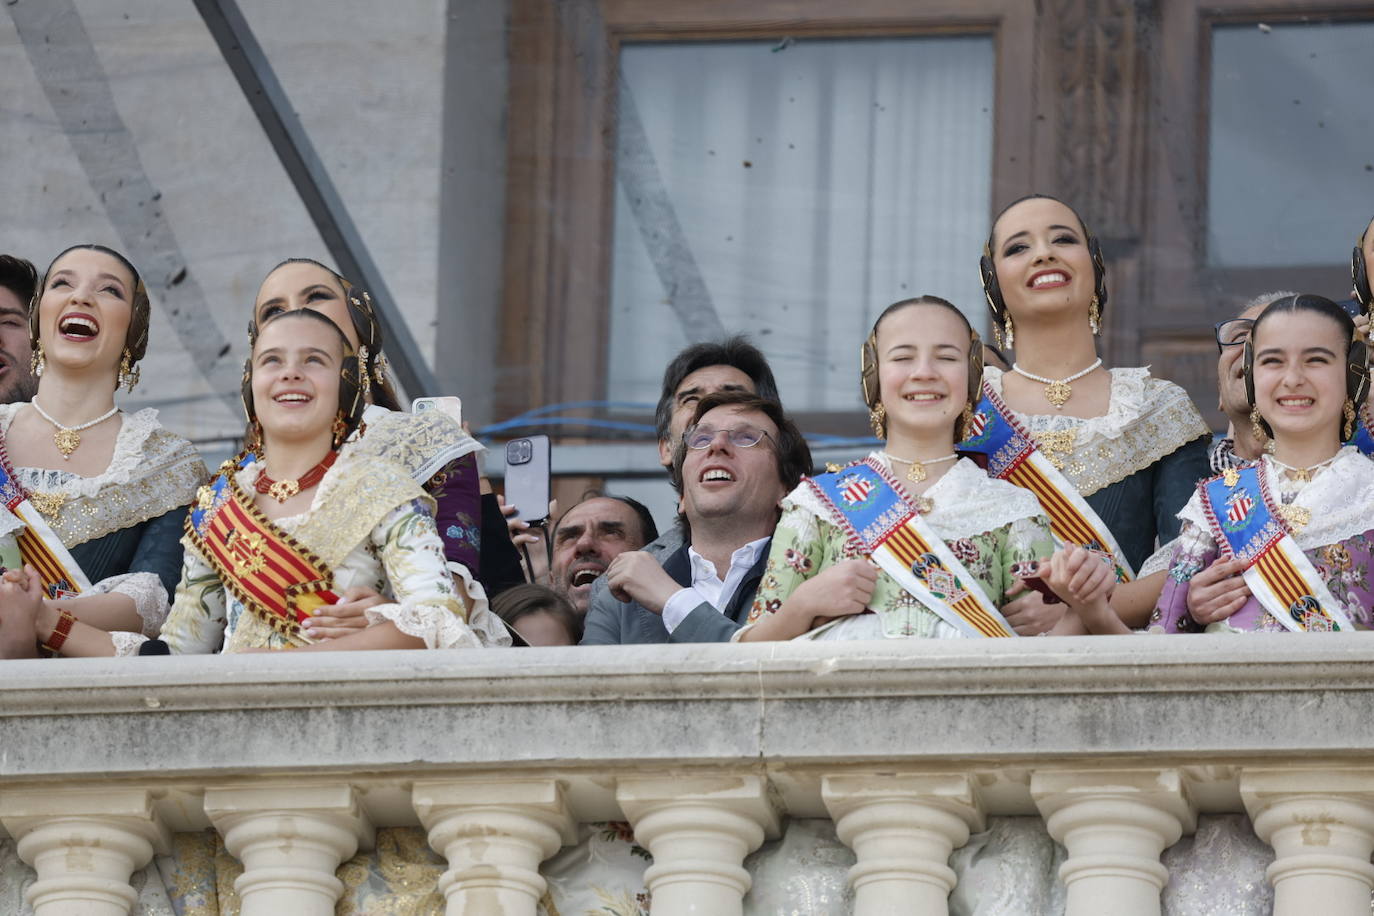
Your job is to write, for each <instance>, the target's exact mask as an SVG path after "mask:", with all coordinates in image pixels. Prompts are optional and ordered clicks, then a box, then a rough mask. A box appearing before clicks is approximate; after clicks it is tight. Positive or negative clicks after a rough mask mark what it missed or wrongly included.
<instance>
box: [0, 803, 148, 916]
mask: <svg viewBox="0 0 1374 916" xmlns="http://www.w3.org/2000/svg"><path fill="white" fill-rule="evenodd" d="M0 820H3V822H4V824H5V829H6V830H8V831H9V832H10V834H11V835H12V836H13V837H14V838H15V839H16V840H17V841H18V852H19V857H20V858H21V859H23V860H24V861H25V862H27V863H28V864H29V865H31V866H33V868H34V870H35V871H37V872H38V880H37V881H35V882H34V883H33V885H32V886H30V887H29V889H28V891H27V892H26V894H25V897H26V899H27V900H28V902H29V905H30V906H32V907H33V910H34V913H35V914H36V916H128V912H129V909H130V908H131V907H132V906H133V905H134V901H135V900H136V899H137V897H138V895H137V894H136V893H135V892H134V889H133V888H132V887H130V886H129V877H130V876H131V875H132V874H133V873H134V871H135V870H136V869H139V868H142V867H143V866H145V865H147V864H148V863H149V862H150V861H151V860H152V858H153V855H154V853H165V852H167V851H168V848H169V842H170V839H171V838H170V835H169V834H168V831H167V828H166V827H165V826H164V825H163V824H162V823H161V821H160V819H159V818H158V816H157V814H156V812H154V810H153V804H152V794H151V793H150V792H149V791H148V790H146V789H118V788H116V789H110V788H98V789H97V788H85V787H78V786H69V785H67V786H56V787H45V788H44V789H42V790H41V791H38V790H25V789H21V790H14V791H5V792H3V793H0Z"/></svg>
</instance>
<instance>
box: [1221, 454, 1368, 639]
mask: <svg viewBox="0 0 1374 916" xmlns="http://www.w3.org/2000/svg"><path fill="white" fill-rule="evenodd" d="M1198 489H1199V490H1201V491H1202V506H1203V509H1204V511H1205V512H1206V514H1207V520H1208V522H1209V524H1210V525H1211V528H1212V535H1213V537H1214V538H1215V539H1216V541H1217V543H1218V544H1219V545H1221V552H1222V555H1223V556H1234V557H1236V558H1238V559H1240V560H1241V561H1242V562H1244V563H1245V564H1246V568H1245V573H1244V578H1245V584H1246V585H1248V586H1249V587H1250V593H1251V594H1252V595H1254V596H1255V597H1256V598H1257V599H1259V603H1260V605H1261V606H1262V607H1263V608H1264V609H1265V610H1266V611H1268V612H1269V614H1270V615H1271V616H1272V617H1273V618H1274V619H1275V620H1277V621H1278V622H1279V623H1281V624H1283V625H1284V626H1285V627H1287V628H1288V629H1289V630H1292V631H1293V632H1295V633H1302V632H1307V631H1312V630H1343V631H1345V632H1351V631H1353V630H1354V626H1353V625H1352V624H1351V622H1350V618H1349V617H1347V616H1346V613H1345V610H1344V609H1343V608H1342V607H1341V605H1340V602H1338V601H1337V600H1336V599H1335V598H1334V597H1332V596H1331V593H1330V592H1329V591H1327V588H1326V584H1325V583H1324V582H1323V581H1322V577H1321V575H1320V574H1319V573H1318V572H1317V570H1316V568H1315V567H1313V565H1312V563H1311V561H1310V560H1308V559H1307V556H1306V555H1305V554H1304V553H1303V552H1302V548H1301V547H1299V546H1298V544H1297V542H1296V541H1294V540H1293V536H1292V534H1291V533H1290V532H1289V529H1288V525H1287V524H1286V523H1285V522H1284V521H1283V519H1282V516H1283V510H1282V509H1281V508H1280V507H1279V506H1277V505H1276V504H1275V502H1274V499H1273V496H1272V495H1271V494H1270V492H1269V484H1268V481H1267V480H1266V479H1265V476H1264V472H1263V471H1262V470H1261V468H1260V464H1259V463H1258V462H1257V463H1255V464H1248V465H1245V466H1243V467H1240V468H1231V469H1230V470H1228V471H1226V473H1224V474H1222V475H1220V476H1218V477H1213V478H1211V479H1210V480H1204V481H1203V482H1202V483H1200V484H1198ZM1299 511H1302V510H1299Z"/></svg>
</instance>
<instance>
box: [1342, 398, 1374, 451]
mask: <svg viewBox="0 0 1374 916" xmlns="http://www.w3.org/2000/svg"><path fill="white" fill-rule="evenodd" d="M1369 427H1370V416H1369V405H1368V404H1362V405H1360V413H1359V422H1358V423H1357V424H1355V435H1353V436H1351V437H1350V441H1349V442H1347V443H1346V445H1353V446H1355V447H1356V448H1358V449H1359V450H1360V452H1361V453H1363V454H1364V455H1365V456H1367V457H1371V458H1374V434H1371V433H1370V431H1369Z"/></svg>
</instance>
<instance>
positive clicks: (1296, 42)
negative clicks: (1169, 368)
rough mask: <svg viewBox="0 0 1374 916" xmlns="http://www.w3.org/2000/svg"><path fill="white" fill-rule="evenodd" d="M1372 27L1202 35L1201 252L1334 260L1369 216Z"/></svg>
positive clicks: (1286, 260)
mask: <svg viewBox="0 0 1374 916" xmlns="http://www.w3.org/2000/svg"><path fill="white" fill-rule="evenodd" d="M1370 48H1374V22H1346V23H1321V24H1302V25H1297V24H1294V25H1273V26H1269V25H1264V26H1260V25H1257V24H1253V23H1252V24H1248V25H1228V26H1217V27H1215V28H1214V29H1213V31H1212V104H1211V144H1210V147H1211V148H1210V167H1209V170H1208V171H1209V174H1208V212H1209V217H1208V231H1207V240H1208V256H1209V261H1210V263H1211V264H1212V265H1213V266H1216V267H1270V266H1295V265H1317V264H1333V263H1339V262H1340V261H1342V260H1343V259H1344V258H1346V257H1347V256H1348V255H1349V252H1350V248H1351V244H1352V243H1353V241H1354V236H1355V234H1357V233H1358V231H1359V227H1362V226H1364V225H1365V223H1366V222H1367V221H1368V220H1369V216H1370V211H1371V204H1370V200H1371V199H1374V198H1371V192H1374V166H1372V165H1371V157H1374V152H1371V149H1370V137H1372V136H1374V109H1371V107H1370V104H1369V87H1370V86H1374V56H1371V55H1370V53H1369V49H1370Z"/></svg>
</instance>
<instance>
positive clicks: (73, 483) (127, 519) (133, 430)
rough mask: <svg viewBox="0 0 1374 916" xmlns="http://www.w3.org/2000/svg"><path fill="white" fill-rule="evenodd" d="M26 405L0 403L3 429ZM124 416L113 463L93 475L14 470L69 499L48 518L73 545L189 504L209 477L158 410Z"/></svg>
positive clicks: (37, 487)
mask: <svg viewBox="0 0 1374 916" xmlns="http://www.w3.org/2000/svg"><path fill="white" fill-rule="evenodd" d="M24 406H26V405H25V404H23V403H16V404H0V433H8V431H9V427H10V423H11V422H13V420H14V417H15V414H17V413H18V412H19V410H20V409H21V408H23V407H24ZM120 419H121V421H122V422H121V425H120V427H119V433H118V435H117V436H116V437H115V446H114V453H113V454H112V455H111V456H110V463H109V465H108V466H107V467H106V468H105V470H104V471H102V472H101V473H99V474H97V475H95V476H94V477H82V476H80V475H77V474H73V473H72V472H71V471H64V470H57V469H51V468H30V467H16V468H15V469H14V472H15V475H16V476H17V477H18V478H19V483H20V484H21V485H22V486H23V487H24V489H25V490H27V491H29V492H31V493H34V492H38V493H54V494H61V495H62V496H64V497H66V500H65V502H63V504H62V508H61V509H60V510H59V511H58V512H57V513H56V514H55V515H53V516H45V517H46V518H47V519H48V523H49V524H50V525H52V528H53V531H54V532H55V533H56V534H57V536H58V537H59V538H61V540H62V543H63V544H65V545H67V547H68V548H72V547H75V546H77V545H78V544H84V543H86V542H87V541H91V540H95V539H96V538H99V537H103V536H105V535H107V534H110V533H112V532H115V531H120V530H122V529H124V528H129V527H132V526H133V525H137V524H140V523H141V522H146V521H147V520H148V519H150V518H157V517H158V516H159V515H163V514H165V513H167V512H170V511H171V510H173V509H176V508H178V507H180V506H185V505H188V504H190V503H191V502H192V501H193V500H194V499H195V496H196V488H197V487H199V486H200V485H201V484H203V483H204V482H205V480H206V477H207V476H208V475H207V473H206V471H205V464H204V463H203V462H202V461H201V459H200V455H199V453H197V452H196V450H195V447H194V446H192V445H191V443H190V442H188V441H186V440H185V439H183V438H181V437H180V436H177V435H174V434H173V433H171V432H169V431H168V430H167V429H165V428H164V427H163V426H162V424H161V423H159V422H158V421H157V411H156V410H154V409H153V408H151V407H149V408H145V409H143V410H140V411H138V412H137V413H133V414H120Z"/></svg>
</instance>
